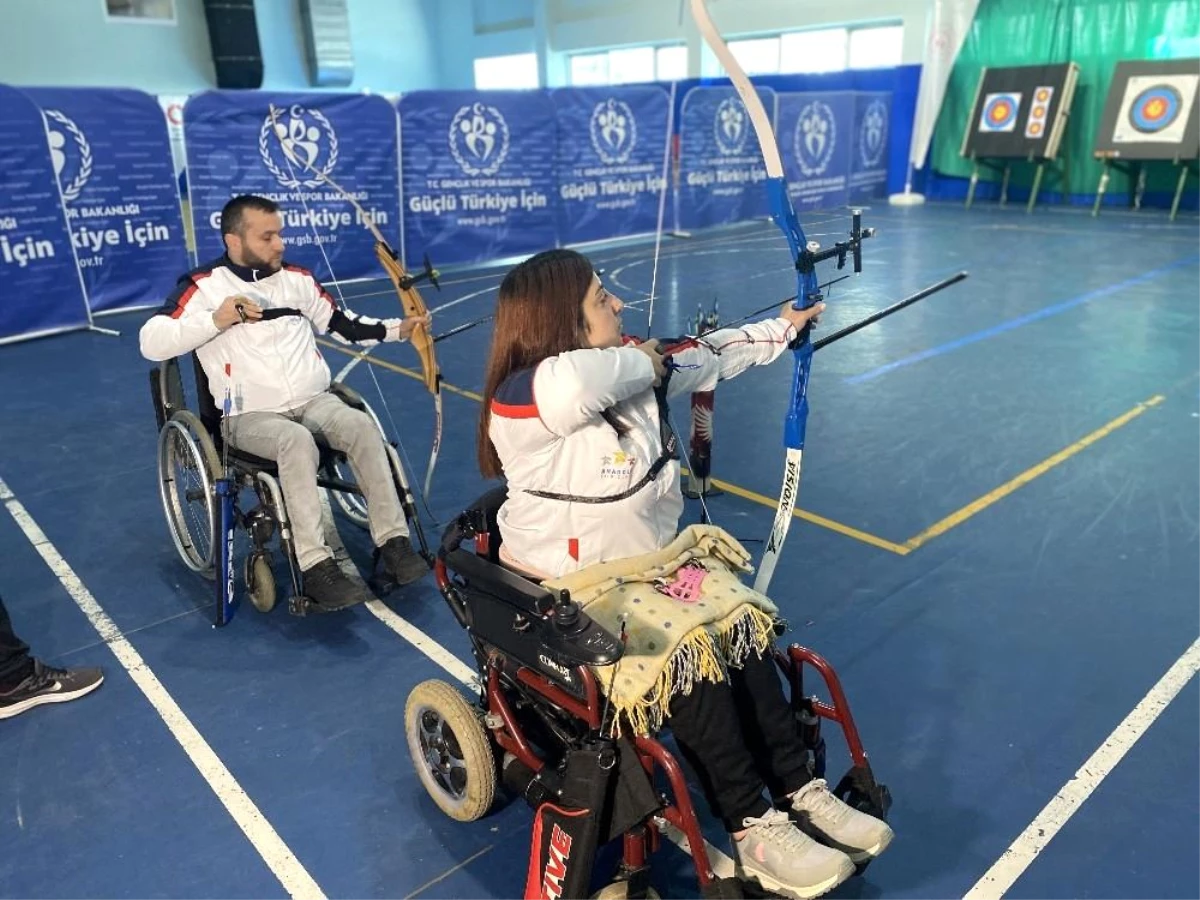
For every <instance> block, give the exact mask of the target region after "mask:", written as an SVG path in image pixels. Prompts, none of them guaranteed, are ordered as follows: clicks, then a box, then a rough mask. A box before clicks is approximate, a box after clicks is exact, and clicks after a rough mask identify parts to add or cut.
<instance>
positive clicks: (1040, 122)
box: [1025, 85, 1054, 140]
mask: <svg viewBox="0 0 1200 900" xmlns="http://www.w3.org/2000/svg"><path fill="white" fill-rule="evenodd" d="M1053 98H1054V87H1053V86H1052V85H1041V86H1039V87H1038V88H1037V89H1036V90H1035V91H1034V92H1033V100H1032V102H1031V103H1030V106H1029V118H1027V119H1026V120H1025V137H1027V138H1032V139H1034V140H1036V139H1038V138H1040V137H1042V136H1044V135H1045V133H1046V118H1047V116H1048V115H1049V114H1050V101H1051V100H1052V99H1053Z"/></svg>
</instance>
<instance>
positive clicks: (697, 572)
mask: <svg viewBox="0 0 1200 900" xmlns="http://www.w3.org/2000/svg"><path fill="white" fill-rule="evenodd" d="M749 563H750V554H749V553H747V552H746V550H745V548H744V547H742V545H741V544H740V543H738V541H737V540H736V539H735V538H733V537H731V536H730V535H728V534H726V533H725V532H724V531H723V530H722V529H720V528H717V527H716V526H714V525H692V526H691V527H689V528H687V529H686V530H685V531H683V532H682V533H681V534H680V535H679V537H677V538H676V539H675V540H674V541H673V542H672V543H671V544H669V545H668V546H666V547H664V548H663V549H662V550H659V551H657V552H655V553H648V554H646V555H644V556H635V557H629V558H627V559H621V560H615V561H613V562H608V563H602V564H600V565H596V566H590V567H588V568H587V569H584V570H582V571H579V572H575V573H572V574H570V575H567V576H564V577H562V578H558V579H554V580H548V581H546V582H544V586H545V587H547V588H551V589H564V588H565V589H566V590H568V591H570V592H571V596H572V598H574V600H575V601H576V602H577V603H578V604H579V605H580V606H581V607H583V608H584V609H585V610H586V611H587V614H588V615H589V616H591V617H592V618H593V619H595V620H596V621H597V622H599V623H600V624H601V625H603V626H604V627H605V628H607V629H609V630H610V631H611V632H612V633H613V634H617V635H619V634H620V633H621V623H622V620H624V622H625V636H626V644H625V654H624V656H623V657H622V658H621V659H620V661H619V662H618V663H617V664H616V665H615V666H606V667H604V668H597V669H596V670H595V674H596V677H597V680H598V681H599V683H600V686H601V688H602V689H603V690H604V691H605V693H606V694H607V695H608V697H609V699H610V701H611V703H612V706H613V708H614V710H615V711H616V713H617V714H618V715H617V718H616V723H617V724H615V725H614V726H613V727H614V731H617V732H618V733H619V731H620V728H621V723H622V722H627V723H628V724H629V727H630V728H632V729H633V731H634V732H636V733H637V734H643V735H645V734H652V733H653V732H655V731H656V730H658V729H659V728H660V727H661V726H662V723H663V720H664V719H665V718H666V717H667V713H668V707H669V705H670V702H671V698H672V697H674V696H676V695H677V694H687V693H690V692H691V689H692V685H693V684H695V683H696V682H698V681H701V680H706V681H714V682H715V681H722V680H724V679H725V672H726V666H734V667H738V666H740V665H741V663H742V661H743V660H744V659H745V658H746V656H747V655H748V654H749V653H750V652H752V651H753V652H754V653H755V654H762V653H763V652H764V651H765V650H766V649H767V647H768V646H770V643H771V640H772V638H773V636H774V632H773V628H774V622H775V614H776V613H777V612H778V609H777V607H776V606H775V604H773V603H772V602H771V601H770V600H769V599H768V598H767V597H765V596H763V595H762V594H759V593H757V592H755V591H754V590H753V589H751V588H750V587H748V586H746V585H745V584H743V583H742V582H741V580H740V579H739V575H740V574H741V573H744V572H750V571H752V567H751V566H750V564H749Z"/></svg>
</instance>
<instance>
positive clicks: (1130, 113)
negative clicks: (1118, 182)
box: [1113, 75, 1200, 143]
mask: <svg viewBox="0 0 1200 900" xmlns="http://www.w3.org/2000/svg"><path fill="white" fill-rule="evenodd" d="M1197 82H1200V76H1198V75H1135V76H1133V77H1131V78H1130V79H1129V81H1128V83H1127V84H1126V85H1125V96H1124V98H1123V99H1122V102H1121V111H1120V113H1119V114H1118V116H1117V125H1116V128H1115V129H1114V130H1113V142H1114V143H1140V142H1154V143H1178V142H1179V141H1180V140H1182V139H1183V133H1184V130H1185V129H1186V127H1187V120H1188V116H1189V115H1190V113H1191V111H1192V104H1193V103H1195V101H1196V86H1197Z"/></svg>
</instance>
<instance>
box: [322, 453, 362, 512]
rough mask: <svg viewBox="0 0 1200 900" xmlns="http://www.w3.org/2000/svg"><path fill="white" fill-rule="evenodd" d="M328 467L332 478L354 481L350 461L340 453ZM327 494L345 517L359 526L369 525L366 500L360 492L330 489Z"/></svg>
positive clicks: (352, 482)
mask: <svg viewBox="0 0 1200 900" xmlns="http://www.w3.org/2000/svg"><path fill="white" fill-rule="evenodd" d="M329 468H330V469H331V472H330V474H331V475H333V477H334V478H337V479H340V480H341V481H348V482H350V483H351V484H354V483H356V482H355V478H354V472H353V471H352V470H351V468H350V463H349V461H348V460H347V459H346V458H345V457H344V456H342V454H340V453H339V454H337V456H336V457H335V458H334V460H333V462H332V463H330V464H329ZM329 495H330V496H331V497H333V502H334V503H336V504H337V507H338V509H340V510H341V511H342V512H343V513H345V514H346V518H347V519H349V520H350V521H351V522H353V523H354V524H355V525H357V526H358V527H359V528H369V527H370V520H369V519H368V518H367V501H366V500H364V499H363V496H362V494H349V493H347V492H346V491H332V490H331V491H330V492H329Z"/></svg>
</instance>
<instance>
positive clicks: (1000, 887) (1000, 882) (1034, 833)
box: [964, 638, 1200, 900]
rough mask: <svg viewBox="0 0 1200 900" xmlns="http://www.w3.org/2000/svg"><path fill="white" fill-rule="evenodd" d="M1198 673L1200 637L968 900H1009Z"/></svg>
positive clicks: (986, 874)
mask: <svg viewBox="0 0 1200 900" xmlns="http://www.w3.org/2000/svg"><path fill="white" fill-rule="evenodd" d="M1197 669H1200V638H1198V639H1197V640H1196V641H1195V642H1194V643H1193V644H1192V645H1191V646H1190V647H1188V649H1187V650H1186V651H1185V652H1184V654H1183V656H1181V657H1179V659H1177V660H1176V661H1175V664H1174V665H1173V666H1171V668H1170V669H1168V670H1167V673H1166V674H1165V675H1163V677H1162V678H1160V679H1159V680H1158V684H1156V685H1154V687H1152V688H1151V689H1150V692H1149V693H1148V694H1146V696H1145V697H1143V698H1142V700H1141V702H1140V703H1138V705H1137V706H1135V707H1134V708H1133V712H1131V713H1130V714H1129V715H1127V716H1126V717H1125V719H1124V720H1123V721H1122V722H1121V724H1120V725H1118V726H1117V727H1116V728H1114V729H1113V732H1112V734H1110V735H1109V736H1108V737H1107V738H1106V739H1105V741H1104V743H1103V744H1101V745H1100V747H1099V749H1097V750H1096V752H1095V753H1093V754H1092V755H1091V756H1090V757H1088V760H1087V762H1085V763H1084V764H1083V765H1082V766H1080V767H1079V771H1077V772H1076V773H1075V777H1074V778H1072V779H1071V780H1070V781H1068V782H1067V783H1066V784H1065V785H1063V787H1062V789H1061V790H1059V792H1058V793H1057V794H1055V795H1054V798H1053V799H1052V800H1051V801H1050V802H1049V803H1047V804H1046V806H1045V808H1044V809H1042V811H1041V812H1040V813H1038V815H1037V818H1035V819H1034V820H1033V821H1032V822H1030V823H1029V827H1028V828H1026V829H1025V830H1024V831H1022V832H1021V833H1020V834H1019V835H1018V836H1017V839H1016V840H1015V841H1013V842H1012V844H1011V845H1010V846H1009V848H1008V849H1007V850H1005V851H1004V853H1003V854H1002V855H1001V857H1000V858H999V859H998V860H996V862H995V864H994V865H993V866H992V867H991V868H990V869H988V870H987V872H986V873H985V874H984V876H983V877H982V878H980V879H979V881H977V882H976V883H975V886H974V887H972V888H971V889H970V890H969V891H967V893H966V895H965V896H964V900H999V898H1000V897H1003V896H1004V894H1005V892H1006V891H1008V889H1009V888H1011V887H1012V886H1013V884H1014V883H1015V882H1016V880H1017V879H1018V878H1020V877H1021V874H1022V873H1023V872H1024V871H1025V870H1026V869H1028V868H1029V866H1030V864H1031V863H1032V862H1033V861H1034V859H1036V858H1037V856H1038V854H1039V853H1041V852H1042V851H1043V850H1045V849H1046V845H1047V844H1049V843H1050V841H1051V840H1053V839H1054V836H1055V835H1056V834H1058V832H1059V831H1060V830H1061V829H1062V827H1063V826H1064V825H1066V824H1067V822H1068V821H1069V820H1070V818H1071V816H1073V815H1075V813H1076V812H1077V811H1078V810H1079V807H1080V806H1082V805H1083V803H1084V801H1085V800H1087V798H1088V797H1090V796H1091V795H1092V792H1093V791H1095V790H1096V788H1098V787H1099V786H1100V782H1102V781H1103V780H1104V779H1105V778H1106V777H1107V776H1108V774H1109V773H1110V772H1112V770H1113V769H1115V768H1116V767H1117V763H1119V762H1120V761H1121V760H1122V758H1124V756H1125V754H1126V753H1128V752H1129V751H1130V749H1132V747H1133V745H1134V744H1136V743H1137V742H1138V739H1139V738H1141V736H1142V735H1143V734H1145V733H1146V732H1147V730H1149V728H1150V726H1151V725H1153V724H1154V720H1155V719H1157V718H1158V717H1159V716H1160V715H1161V714H1162V712H1163V710H1165V709H1166V708H1167V706H1168V705H1169V704H1170V702H1171V701H1172V700H1174V699H1175V697H1176V696H1177V695H1178V694H1179V692H1180V691H1182V690H1183V688H1184V687H1185V686H1186V685H1187V683H1188V682H1189V681H1191V679H1192V677H1193V676H1194V675H1195V674H1196V671H1197Z"/></svg>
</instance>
